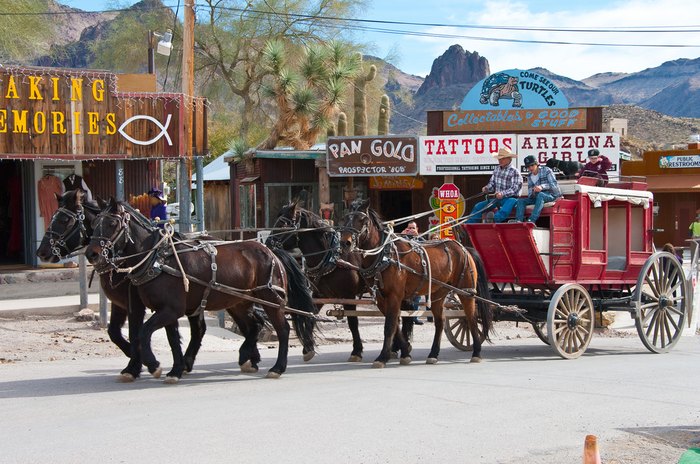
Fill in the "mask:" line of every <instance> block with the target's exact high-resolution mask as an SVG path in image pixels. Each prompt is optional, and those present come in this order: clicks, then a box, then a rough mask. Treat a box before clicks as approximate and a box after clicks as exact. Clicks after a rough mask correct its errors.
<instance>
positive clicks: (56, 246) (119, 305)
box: [36, 189, 206, 381]
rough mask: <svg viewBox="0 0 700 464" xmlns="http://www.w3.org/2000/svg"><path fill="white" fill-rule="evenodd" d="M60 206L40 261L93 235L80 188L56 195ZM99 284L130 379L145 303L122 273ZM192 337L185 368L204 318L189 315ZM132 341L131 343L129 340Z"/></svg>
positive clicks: (92, 209)
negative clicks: (126, 328)
mask: <svg viewBox="0 0 700 464" xmlns="http://www.w3.org/2000/svg"><path fill="white" fill-rule="evenodd" d="M56 200H57V201H58V205H59V208H58V210H56V212H55V213H54V215H53V217H52V218H51V223H50V224H49V227H48V229H47V231H46V233H45V234H44V237H43V239H42V240H41V244H40V245H39V248H38V249H37V251H36V255H37V256H38V257H39V258H40V259H42V260H43V261H47V262H53V263H56V262H58V261H59V260H60V259H63V258H65V257H67V256H68V255H70V254H72V253H74V252H76V251H77V250H79V249H80V248H83V247H84V246H86V245H87V244H88V241H89V240H90V236H91V235H92V221H93V220H94V219H95V218H96V217H97V215H98V214H99V213H100V211H101V210H100V208H99V206H98V205H97V203H95V202H86V201H85V195H84V194H83V193H82V191H81V190H79V189H78V190H70V191H68V192H66V193H65V194H63V195H62V196H58V195H57V196H56ZM100 285H101V286H102V289H103V290H104V293H105V295H106V296H107V298H109V299H110V301H111V302H112V310H111V311H110V316H109V325H108V326H107V333H108V334H109V338H110V340H112V342H113V343H114V344H115V345H117V346H118V347H119V349H120V350H121V351H122V352H123V353H124V354H125V355H126V356H127V357H129V358H130V361H129V364H128V365H127V366H126V367H125V368H124V370H122V372H121V377H120V379H121V380H122V381H133V380H134V379H135V378H137V377H138V376H139V375H140V373H141V349H140V345H139V341H138V335H139V330H140V329H141V324H142V323H143V317H144V314H145V310H146V308H145V306H144V305H143V302H141V299H140V298H139V295H138V292H136V291H132V286H131V282H130V281H129V279H127V278H126V275H125V274H117V273H104V274H102V275H101V276H100ZM127 317H128V319H129V341H127V340H125V339H124V335H123V334H122V330H121V329H122V327H123V326H124V322H125V321H126V320H127ZM189 323H190V330H191V338H190V343H189V345H188V347H187V350H186V351H185V355H184V363H185V370H186V371H187V372H190V371H191V370H192V367H193V365H194V360H195V357H196V356H197V352H198V351H199V348H200V347H201V344H202V338H203V337H204V333H205V331H206V325H205V324H204V320H203V319H202V318H201V317H199V316H193V317H190V318H189ZM166 330H167V331H171V333H169V335H168V340H174V341H176V343H178V344H179V343H180V341H179V334H178V329H177V325H173V326H168V327H166ZM130 342H131V343H130Z"/></svg>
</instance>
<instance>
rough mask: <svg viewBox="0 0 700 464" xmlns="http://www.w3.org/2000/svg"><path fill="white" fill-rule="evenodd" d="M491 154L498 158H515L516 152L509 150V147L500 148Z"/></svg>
mask: <svg viewBox="0 0 700 464" xmlns="http://www.w3.org/2000/svg"><path fill="white" fill-rule="evenodd" d="M491 156H493V157H494V158H496V159H503V158H515V156H516V155H515V153H513V152H512V151H510V150H508V149H507V148H501V149H500V150H498V152H497V153H496V152H494V153H491Z"/></svg>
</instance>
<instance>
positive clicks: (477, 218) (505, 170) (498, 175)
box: [467, 148, 523, 223]
mask: <svg viewBox="0 0 700 464" xmlns="http://www.w3.org/2000/svg"><path fill="white" fill-rule="evenodd" d="M491 155H492V156H493V157H494V158H496V159H497V160H498V166H496V169H494V170H493V174H492V175H491V179H489V183H488V184H486V185H485V186H484V187H483V188H482V189H481V191H482V192H486V193H492V194H494V198H491V199H488V198H487V199H486V200H483V201H480V202H479V203H477V204H476V205H475V206H474V209H472V212H471V213H470V214H469V219H468V220H467V222H470V223H474V222H481V214H482V213H484V212H486V211H485V210H486V209H491V208H499V209H498V212H497V213H496V214H495V215H494V216H493V222H503V221H505V220H506V219H507V218H508V216H510V212H511V211H512V210H513V208H514V207H515V204H516V203H517V199H518V194H519V193H520V188H521V187H522V183H523V178H522V177H521V176H520V173H519V172H518V170H517V169H515V168H514V167H513V166H511V161H512V159H513V158H515V153H513V152H511V151H510V150H508V149H507V148H501V149H500V150H498V153H491Z"/></svg>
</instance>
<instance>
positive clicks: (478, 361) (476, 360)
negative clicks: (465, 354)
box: [469, 356, 481, 363]
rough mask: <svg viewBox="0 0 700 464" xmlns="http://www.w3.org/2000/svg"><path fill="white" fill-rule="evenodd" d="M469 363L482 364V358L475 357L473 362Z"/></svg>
mask: <svg viewBox="0 0 700 464" xmlns="http://www.w3.org/2000/svg"><path fill="white" fill-rule="evenodd" d="M469 362H473V363H480V362H481V358H479V357H478V356H474V357H473V358H472V359H471V361H469Z"/></svg>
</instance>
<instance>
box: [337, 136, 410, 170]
mask: <svg viewBox="0 0 700 464" xmlns="http://www.w3.org/2000/svg"><path fill="white" fill-rule="evenodd" d="M417 146H418V142H417V140H416V138H415V137H384V136H367V137H330V138H329V139H328V142H326V160H327V170H328V175H329V176H331V177H338V176H350V177H363V176H410V175H414V174H416V173H417V172H418V159H417V156H416V153H417V152H418V150H417Z"/></svg>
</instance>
